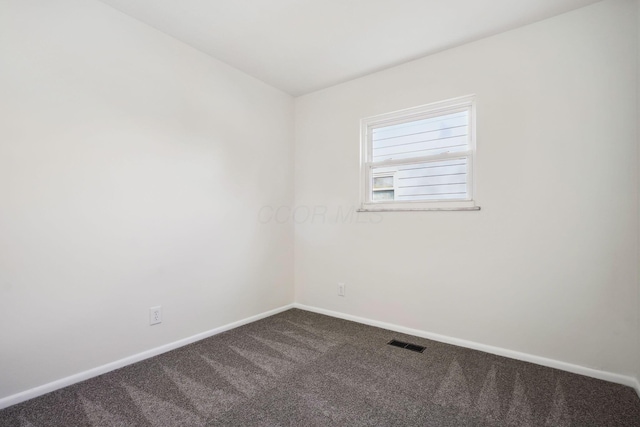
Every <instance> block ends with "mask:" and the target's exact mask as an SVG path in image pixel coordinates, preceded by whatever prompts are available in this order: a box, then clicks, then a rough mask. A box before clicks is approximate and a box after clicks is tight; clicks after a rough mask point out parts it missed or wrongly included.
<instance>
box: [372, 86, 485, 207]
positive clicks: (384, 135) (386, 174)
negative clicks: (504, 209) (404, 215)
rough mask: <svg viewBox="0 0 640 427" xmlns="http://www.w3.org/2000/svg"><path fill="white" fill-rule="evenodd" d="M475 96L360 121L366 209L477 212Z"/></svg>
mask: <svg viewBox="0 0 640 427" xmlns="http://www.w3.org/2000/svg"><path fill="white" fill-rule="evenodd" d="M474 115H475V104H474V98H473V97H472V96H467V97H464V98H457V99H452V100H449V101H443V102H438V103H435V104H429V105H423V106H420V107H415V108H411V109H408V110H403V111H398V112H393V113H388V114H383V115H380V116H375V117H369V118H366V119H363V120H362V122H361V132H362V135H361V147H360V153H361V160H360V168H361V190H360V191H361V210H364V211H369V210H449V209H450V210H477V209H480V208H479V207H477V206H476V205H475V202H474V200H473V184H474V183H473V160H474V154H475V117H474Z"/></svg>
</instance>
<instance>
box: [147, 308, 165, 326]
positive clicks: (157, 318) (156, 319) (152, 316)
mask: <svg viewBox="0 0 640 427" xmlns="http://www.w3.org/2000/svg"><path fill="white" fill-rule="evenodd" d="M158 323H162V307H161V306H157V307H151V308H150V309H149V325H157V324H158Z"/></svg>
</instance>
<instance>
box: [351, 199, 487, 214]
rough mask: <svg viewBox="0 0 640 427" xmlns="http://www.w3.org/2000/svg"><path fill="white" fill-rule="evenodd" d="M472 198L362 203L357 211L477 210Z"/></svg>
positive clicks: (478, 207)
mask: <svg viewBox="0 0 640 427" xmlns="http://www.w3.org/2000/svg"><path fill="white" fill-rule="evenodd" d="M479 210H480V206H478V205H476V204H475V202H474V201H473V200H465V201H450V202H427V203H424V202H423V203H415V202H414V203H402V202H400V203H393V202H391V203H389V202H386V203H385V202H382V203H362V204H361V205H360V208H359V209H358V210H357V211H358V212H396V211H397V212H419V211H479Z"/></svg>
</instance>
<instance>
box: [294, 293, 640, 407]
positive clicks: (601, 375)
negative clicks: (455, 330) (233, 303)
mask: <svg viewBox="0 0 640 427" xmlns="http://www.w3.org/2000/svg"><path fill="white" fill-rule="evenodd" d="M293 306H294V308H299V309H300V310H306V311H311V312H313V313H319V314H324V315H327V316H331V317H336V318H338V319H344V320H350V321H352V322H356V323H362V324H365V325H369V326H375V327H378V328H382V329H388V330H390V331H394V332H399V333H402V334H407V335H413V336H416V337H421V338H427V339H430V340H433V341H438V342H443V343H446V344H452V345H457V346H459V347H465V348H471V349H473V350H479V351H483V352H485V353H491V354H495V355H498V356H503V357H508V358H510V359H516V360H522V361H524V362H530V363H535V364H537V365H542V366H547V367H549V368H555V369H559V370H562V371H567V372H572V373H574V374H580V375H584V376H587V377H592V378H597V379H600V380H605V381H609V382H613V383H617V384H623V385H626V386H629V387H632V388H634V389H635V390H636V393H638V397H640V382H638V379H637V378H635V377H632V376H627V375H620V374H614V373H613V372H607V371H600V370H597V369H592V368H587V367H584V366H580V365H574V364H572V363H567V362H561V361H559V360H554V359H548V358H546V357H541V356H535V355H532V354H527V353H521V352H519V351H514V350H508V349H506V348H500V347H494V346H491V345H486V344H480V343H477V342H474V341H467V340H463V339H460V338H454V337H449V336H446V335H440V334H435V333H433V332H426V331H421V330H418V329H412V328H406V327H404V326H398V325H394V324H391V323H386V322H380V321H378V320H372V319H366V318H364V317H359V316H353V315H351V314H345V313H340V312H337V311H332V310H326V309H324V308H317V307H311V306H308V305H304V304H299V303H294V304H293Z"/></svg>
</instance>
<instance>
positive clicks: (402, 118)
mask: <svg viewBox="0 0 640 427" xmlns="http://www.w3.org/2000/svg"><path fill="white" fill-rule="evenodd" d="M465 110H467V111H469V149H468V150H467V151H456V152H447V153H441V154H436V155H432V156H422V157H416V158H411V159H400V160H385V161H381V162H373V161H372V153H373V147H372V145H373V140H372V134H373V130H374V129H376V128H380V127H386V126H390V125H394V124H400V123H406V122H411V121H416V120H422V119H427V118H431V117H437V116H440V115H443V114H447V113H450V112H456V111H465ZM475 157H476V103H475V95H468V96H464V97H460V98H455V99H449V100H446V101H441V102H435V103H432V104H426V105H421V106H418V107H413V108H408V109H406V110H400V111H394V112H391V113H386V114H381V115H377V116H373V117H367V118H365V119H362V120H361V121H360V209H359V211H361V212H367V211H376V212H379V211H428V210H480V207H479V206H477V204H476V202H475V200H474V194H475V182H476V180H475V167H474V166H475ZM462 158H466V159H467V165H468V166H467V167H468V169H467V170H468V177H467V195H468V198H467V199H464V200H433V201H426V200H415V201H406V202H399V201H396V200H393V201H373V200H372V191H373V190H372V182H373V174H372V170H373V169H374V168H379V167H384V166H396V165H411V164H417V163H425V162H430V161H436V160H450V159H462Z"/></svg>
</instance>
